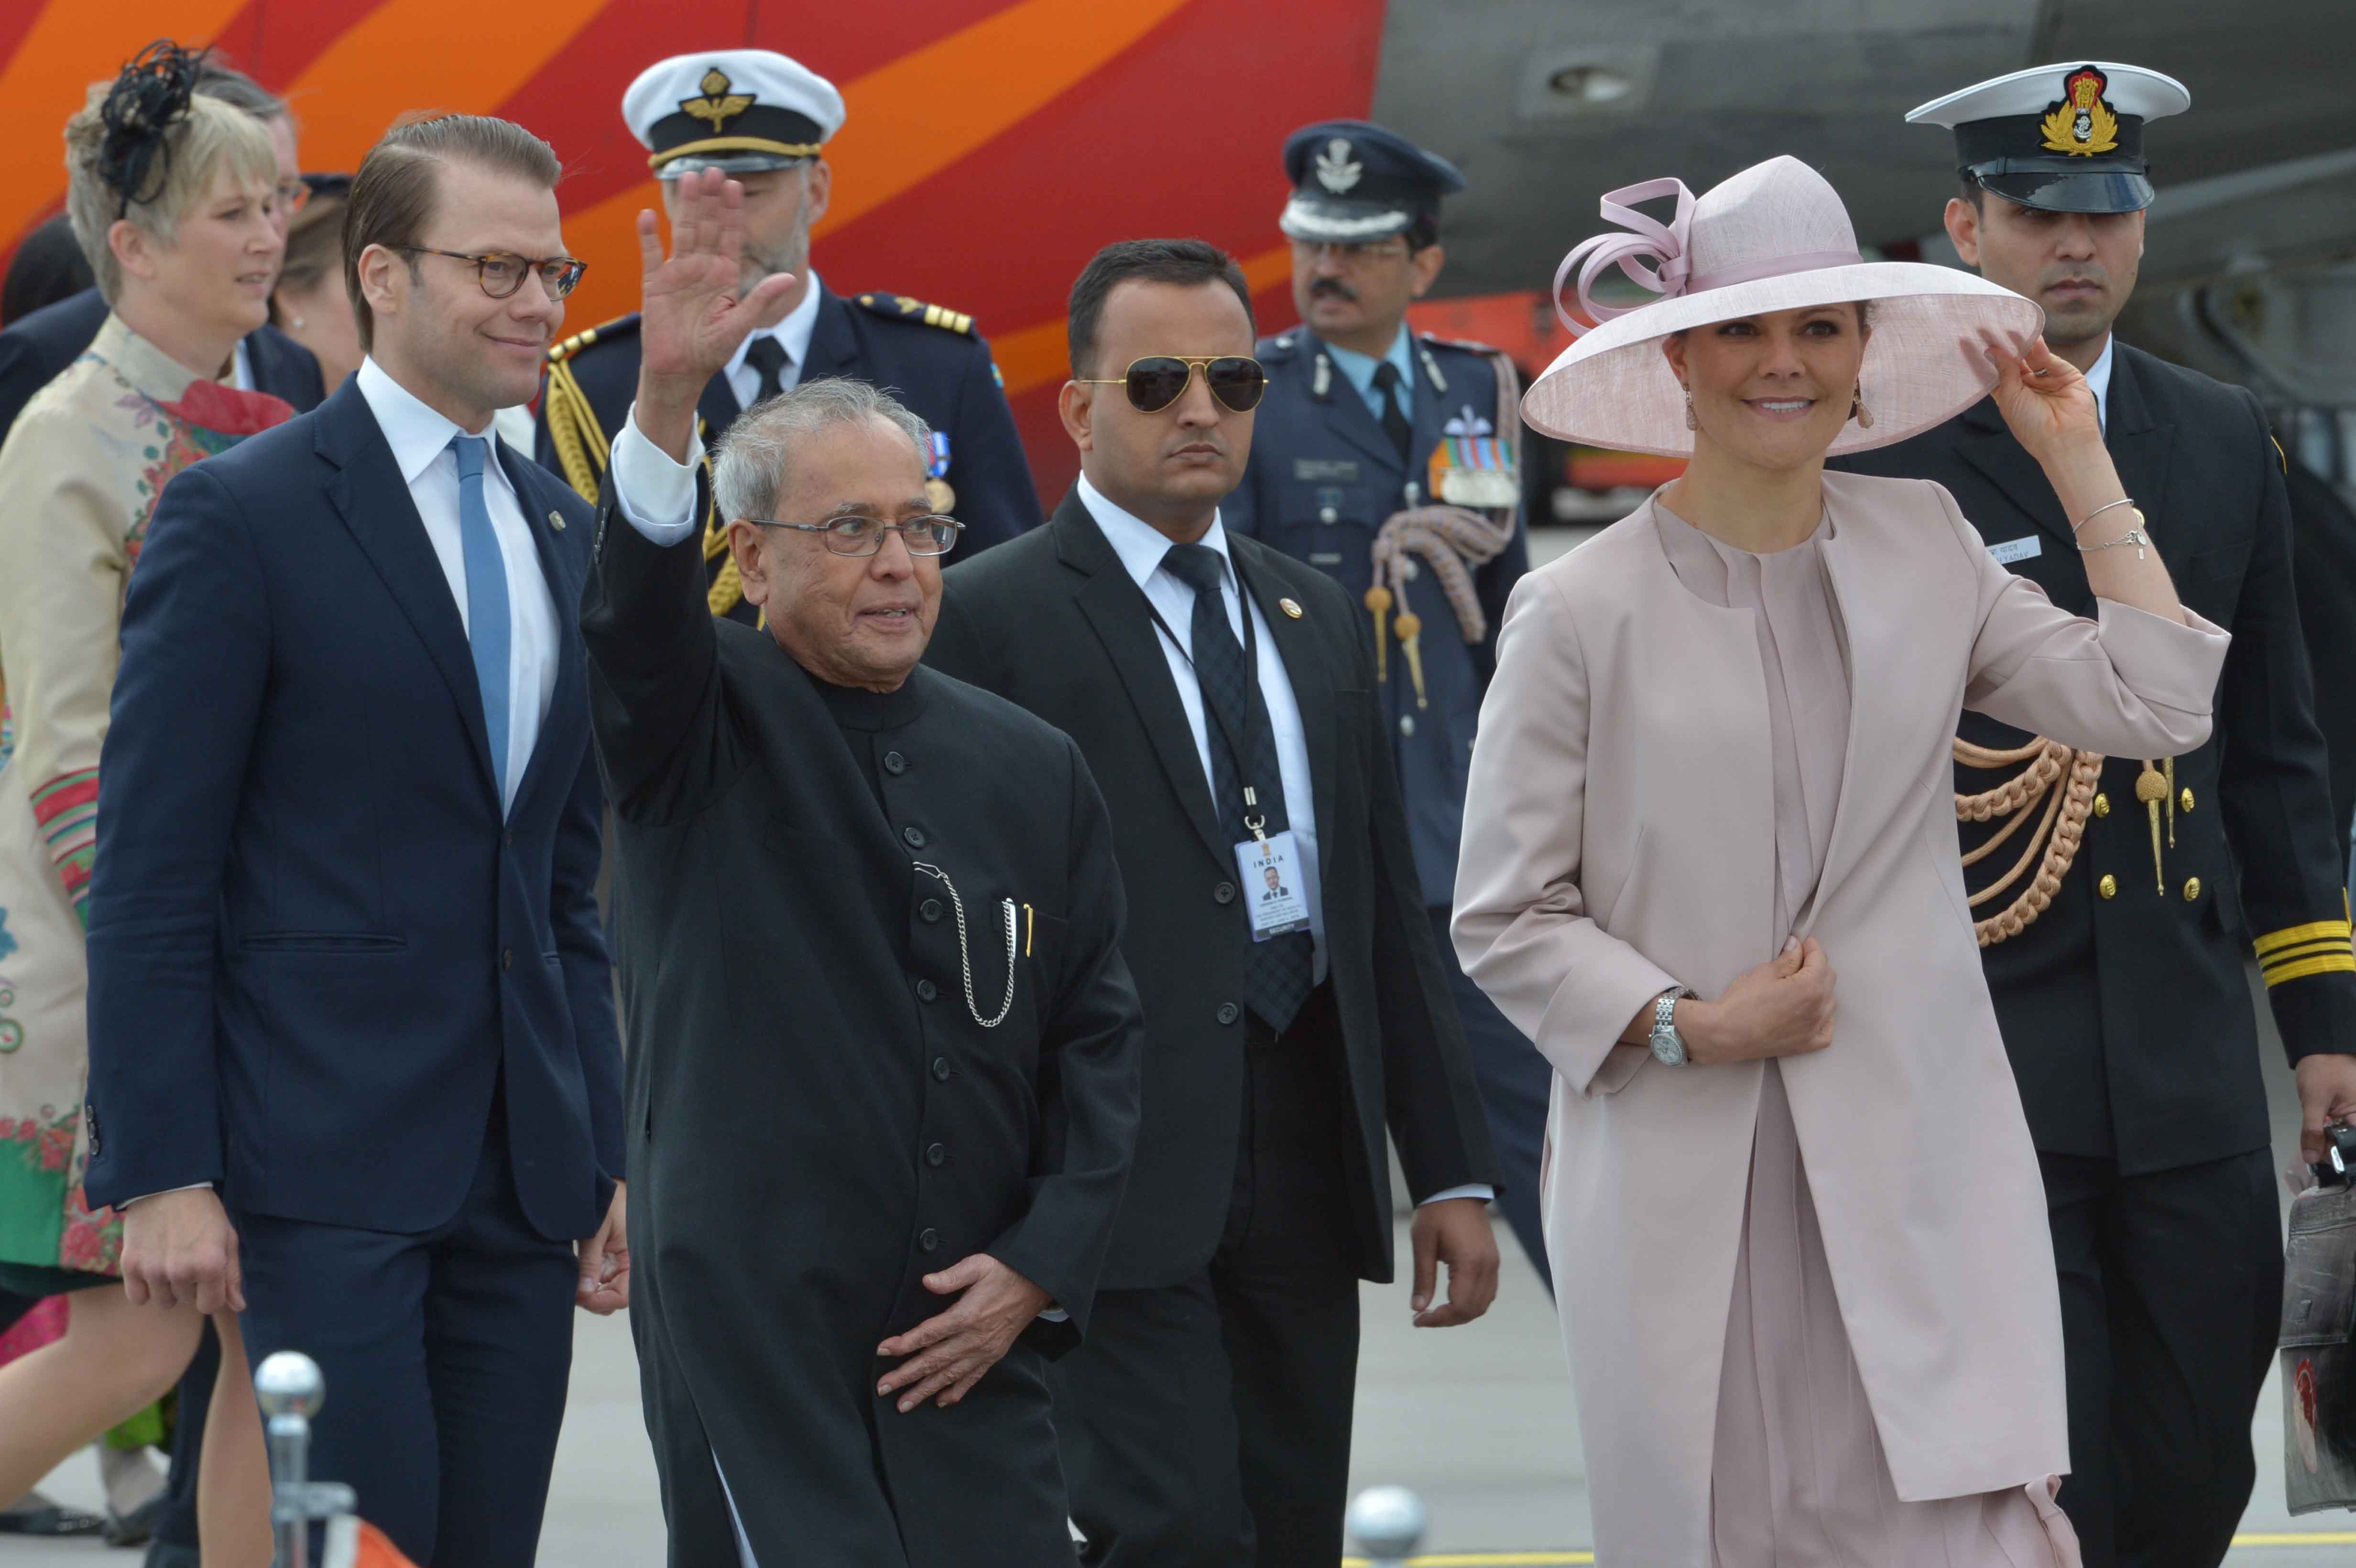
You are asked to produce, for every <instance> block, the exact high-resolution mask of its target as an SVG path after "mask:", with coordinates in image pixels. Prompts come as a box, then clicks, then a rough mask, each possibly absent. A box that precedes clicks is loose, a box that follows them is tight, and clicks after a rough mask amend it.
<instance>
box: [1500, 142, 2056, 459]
mask: <svg viewBox="0 0 2356 1568" xmlns="http://www.w3.org/2000/svg"><path fill="white" fill-rule="evenodd" d="M1666 196H1674V197H1676V216H1675V217H1673V218H1672V219H1670V220H1669V221H1668V222H1667V223H1665V224H1663V223H1659V222H1656V221H1655V220H1654V219H1650V218H1647V217H1645V216H1644V214H1643V213H1640V212H1637V211H1635V210H1634V209H1633V207H1632V206H1630V205H1629V204H1631V203H1633V202H1639V201H1649V200H1652V199H1654V198H1655V197H1666ZM1603 216H1604V217H1605V218H1607V219H1611V220H1612V222H1615V223H1619V224H1622V225H1623V226H1624V227H1623V229H1621V230H1620V231H1617V232H1613V233H1610V234H1603V235H1598V236H1597V237H1596V238H1594V239H1592V240H1588V241H1587V242H1586V243H1585V244H1583V245H1580V247H1579V248H1578V249H1577V250H1575V251H1571V253H1570V254H1569V255H1568V256H1566V257H1564V258H1563V261H1562V266H1561V268H1560V269H1559V270H1558V271H1557V272H1556V273H1555V284H1554V286H1555V308H1556V310H1557V311H1558V313H1560V314H1561V315H1562V318H1563V323H1564V325H1566V326H1568V327H1569V328H1570V330H1571V331H1572V332H1573V333H1574V334H1576V335H1578V336H1579V341H1578V342H1576V343H1574V344H1572V345H1571V346H1570V347H1568V348H1566V349H1564V350H1563V351H1562V353H1561V354H1560V355H1559V356H1558V357H1556V359H1555V362H1554V363H1553V364H1552V365H1550V366H1548V367H1547V371H1546V373H1545V374H1544V375H1542V376H1540V377H1539V378H1538V379H1537V380H1536V381H1535V382H1533V383H1532V384H1531V386H1530V389H1529V391H1528V392H1527V393H1526V395H1525V396H1524V397H1523V399H1522V417H1523V418H1524V419H1526V420H1527V421H1529V422H1530V424H1531V425H1532V426H1533V427H1534V428H1536V429H1537V430H1540V431H1543V432H1546V433H1547V435H1550V436H1553V437H1555V438H1556V439H1557V440H1558V441H1574V442H1580V443H1584V444H1586V445H1590V446H1601V447H1610V448H1612V449H1615V450H1618V451H1623V452H1649V453H1658V454H1660V455H1662V456H1665V457H1688V456H1691V455H1692V453H1693V432H1690V431H1688V430H1687V429H1686V404H1685V389H1684V388H1683V387H1682V386H1680V385H1679V383H1678V381H1677V378H1676V372H1675V371H1673V370H1671V369H1670V368H1669V362H1668V359H1667V357H1665V355H1664V354H1663V353H1662V352H1661V344H1660V340H1661V339H1662V338H1664V337H1666V336H1669V334H1671V333H1674V332H1682V331H1684V330H1686V329H1687V327H1694V326H1707V325H1711V324H1713V323H1716V322H1721V321H1733V320H1737V319H1739V318H1740V317H1743V316H1748V315H1766V314H1768V313H1770V312H1772V311H1782V310H1800V309H1804V308H1805V307H1807V306H1809V305H1819V304H1842V303H1844V302H1847V301H1870V302H1871V303H1872V310H1871V312H1870V321H1869V325H1870V326H1871V332H1870V334H1869V336H1868V337H1867V339H1866V346H1865V360H1864V364H1863V367H1862V368H1861V370H1860V372H1859V374H1858V390H1859V393H1860V395H1861V396H1862V398H1863V399H1864V402H1865V406H1866V409H1867V411H1869V413H1870V414H1871V416H1872V419H1873V424H1872V426H1871V428H1869V429H1868V428H1862V427H1860V426H1859V425H1858V423H1857V421H1855V420H1851V421H1849V422H1848V423H1847V424H1845V425H1843V426H1842V427H1841V432H1840V434H1839V436H1837V438H1836V439H1835V440H1834V442H1833V443H1832V445H1831V446H1830V447H1829V448H1828V449H1827V452H1828V454H1832V455H1837V454H1838V453H1844V452H1863V451H1865V450H1866V449H1867V448H1869V447H1875V446H1887V445H1889V444H1890V443H1893V442H1900V441H1904V440H1905V439H1906V438H1907V437H1908V436H1910V435H1916V434H1919V433H1921V432H1923V431H1926V430H1929V429H1930V428H1931V427H1932V426H1933V425H1935V424H1940V423H1943V422H1944V421H1947V420H1949V419H1952V418H1954V416H1955V415H1956V414H1959V413H1961V412H1962V411H1964V410H1965V409H1967V408H1969V407H1971V406H1972V405H1973V404H1974V403H1976V402H1977V401H1979V400H1981V399H1982V398H1984V397H1986V396H1987V394H1988V392H1989V391H1990V390H1991V389H1994V387H1995V386H1996V379H1997V372H1996V367H1995V366H1994V365H1993V364H1991V363H1990V362H1989V360H1988V357H1987V350H1988V349H1989V348H1990V347H1998V348H2001V349H2003V350H2004V351H2005V352H2007V353H2010V354H2019V353H2020V352H2021V351H2022V350H2023V349H2025V348H2026V347H2028V346H2029V342H2030V341H2031V340H2032V339H2034V338H2035V337H2036V336H2037V335H2038V333H2040V331H2042V330H2043V329H2044V325H2045V315H2044V312H2043V311H2041V310H2040V309H2039V308H2038V306H2037V304H2035V302H2033V301H2031V300H2027V299H2023V298H2022V297H2021V296H2020V295H2019V294H2017V293H2013V292H2012V291H2011V290H2010V289H2008V288H2005V287H2003V286H2001V285H1999V284H1997V283H1989V282H1988V281H1987V280H1986V279H1985V278H1981V277H1979V276H1977V275H1976V274H1974V273H1971V272H1958V271H1956V270H1955V269H1954V268H1952V267H1938V266H1932V265H1929V264H1927V263H1924V262H1920V261H1865V260H1863V259H1862V258H1860V257H1859V256H1858V250H1857V230H1856V229H1854V228H1852V227H1851V226H1850V224H1849V220H1848V211H1847V208H1844V207H1842V206H1841V199H1840V197H1839V195H1838V194H1837V193H1836V192H1835V191H1834V189H1833V187H1831V185H1830V184H1828V183H1827V182H1826V179H1825V177H1824V176H1822V175H1820V174H1818V173H1816V171H1815V170H1814V169H1812V168H1810V167H1808V165H1805V164H1804V163H1802V162H1800V161H1799V160H1798V159H1797V158H1793V157H1777V158H1770V159H1768V160H1767V161H1766V162H1765V163H1763V164H1756V165H1752V166H1751V167H1750V168H1747V169H1745V170H1743V171H1742V172H1741V173H1740V174H1739V175H1735V176H1732V177H1730V178H1729V179H1727V180H1725V181H1724V182H1722V183H1720V184H1719V185H1717V186H1713V187H1711V188H1710V189H1709V190H1708V192H1706V193H1704V195H1703V196H1702V197H1701V198H1700V199H1699V200H1696V199H1695V198H1694V196H1693V193H1692V192H1690V191H1688V190H1687V189H1686V187H1685V184H1684V182H1683V181H1681V180H1676V179H1659V180H1651V181H1647V182H1646V183H1644V184H1643V185H1635V186H1629V187H1625V188H1623V189H1621V190H1615V191H1613V192H1612V193H1611V194H1610V195H1609V196H1606V197H1604V198H1603ZM1614 266H1617V267H1618V268H1619V269H1620V270H1621V271H1622V272H1624V273H1626V274H1627V275H1628V276H1629V277H1630V278H1632V279H1633V280H1634V281H1635V282H1636V283H1638V284H1640V285H1641V286H1643V287H1644V288H1647V289H1650V290H1652V291H1654V292H1655V293H1658V294H1659V295H1660V296H1661V297H1660V298H1659V299H1656V300H1652V301H1649V302H1647V303H1645V304H1641V305H1636V306H1633V307H1629V308H1624V309H1622V308H1617V307H1614V306H1612V305H1607V304H1597V303H1596V301H1595V299H1594V298H1593V296H1592V294H1591V293H1590V288H1591V286H1592V285H1593V283H1595V281H1596V279H1597V278H1598V277H1600V276H1601V274H1602V273H1603V272H1605V271H1606V270H1607V269H1609V268H1612V267H1614ZM1574 274H1575V277H1574ZM1574 281H1575V282H1576V283H1577V285H1578V291H1579V303H1580V305H1581V306H1582V307H1584V308H1585V309H1586V311H1587V312H1588V313H1589V314H1590V315H1592V316H1593V317H1594V318H1595V319H1596V320H1597V321H1598V322H1600V323H1601V325H1597V326H1594V327H1589V326H1587V325H1585V324H1584V323H1583V322H1580V321H1577V320H1575V319H1574V318H1573V317H1572V316H1571V315H1570V314H1569V312H1568V311H1566V310H1564V309H1563V304H1562V291H1563V288H1564V286H1565V284H1566V283H1571V282H1574Z"/></svg>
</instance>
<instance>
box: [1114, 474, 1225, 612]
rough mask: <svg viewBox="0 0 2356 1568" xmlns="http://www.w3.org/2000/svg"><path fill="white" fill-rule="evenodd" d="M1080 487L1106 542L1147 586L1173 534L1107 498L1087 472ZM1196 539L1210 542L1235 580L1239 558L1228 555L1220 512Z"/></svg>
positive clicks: (1202, 542)
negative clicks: (1164, 531)
mask: <svg viewBox="0 0 2356 1568" xmlns="http://www.w3.org/2000/svg"><path fill="white" fill-rule="evenodd" d="M1079 491H1080V505H1082V506H1084V507H1087V509H1088V516H1090V517H1094V518H1095V519H1096V520H1097V527H1098V528H1102V529H1103V530H1104V537H1105V542H1106V543H1107V544H1109V545H1111V546H1112V550H1113V553H1114V554H1115V555H1117V556H1119V557H1120V563H1121V565H1123V566H1125V567H1127V568H1128V569H1129V574H1130V576H1131V577H1133V578H1135V579H1136V580H1137V585H1138V586H1139V587H1140V588H1142V587H1144V586H1145V581H1146V579H1147V578H1149V577H1151V576H1152V575H1153V574H1154V573H1155V572H1156V571H1160V570H1161V567H1162V557H1163V556H1165V555H1168V554H1169V553H1170V547H1171V545H1172V543H1173V540H1172V539H1171V538H1170V536H1169V535H1168V534H1165V533H1163V532H1162V530H1161V529H1160V528H1155V527H1154V526H1153V525H1152V524H1151V523H1149V522H1147V521H1146V520H1145V519H1144V518H1143V517H1139V516H1138V515H1137V514H1136V513H1134V512H1131V511H1129V510H1127V509H1126V508H1124V507H1118V506H1115V505H1114V504H1113V503H1112V502H1110V501H1108V500H1107V499H1105V495H1104V492H1103V491H1101V490H1099V489H1098V488H1097V487H1096V486H1095V485H1091V484H1089V483H1088V476H1087V475H1085V474H1083V475H1080V485H1079ZM1196 542H1197V543H1200V544H1206V545H1209V546H1210V547H1211V548H1212V549H1215V550H1217V551H1218V552H1219V557H1220V559H1221V560H1226V562H1227V573H1228V577H1229V579H1230V581H1232V580H1233V577H1234V574H1235V562H1234V560H1232V558H1230V557H1229V556H1228V555H1227V530H1226V527H1225V526H1224V525H1223V524H1222V523H1221V522H1220V521H1219V516H1218V514H1217V513H1216V512H1214V513H1212V514H1211V530H1210V532H1208V533H1206V534H1205V535H1204V536H1203V537H1202V539H1199V540H1197V541H1196Z"/></svg>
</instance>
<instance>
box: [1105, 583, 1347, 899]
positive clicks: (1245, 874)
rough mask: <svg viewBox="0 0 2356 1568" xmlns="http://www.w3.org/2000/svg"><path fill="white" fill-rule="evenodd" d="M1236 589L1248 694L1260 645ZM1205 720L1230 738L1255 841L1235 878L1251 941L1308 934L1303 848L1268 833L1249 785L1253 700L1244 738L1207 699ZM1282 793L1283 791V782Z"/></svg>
mask: <svg viewBox="0 0 2356 1568" xmlns="http://www.w3.org/2000/svg"><path fill="white" fill-rule="evenodd" d="M1241 589H1242V585H1241V583H1238V584H1237V596H1236V597H1237V607H1238V608H1239V609H1241V610H1242V612H1243V623H1244V672H1245V676H1246V677H1247V679H1248V682H1249V683H1250V688H1251V689H1253V690H1257V689H1258V682H1259V662H1258V639H1257V638H1256V637H1255V635H1254V634H1253V627H1252V611H1251V601H1250V600H1249V599H1248V598H1247V597H1245V596H1244V594H1243V592H1242V591H1241ZM1145 609H1146V613H1148V614H1150V615H1151V616H1152V617H1153V624H1155V625H1156V626H1158V627H1160V628H1161V631H1162V635H1163V636H1165V637H1168V638H1169V639H1170V645H1171V646H1172V647H1173V648H1176V649H1177V650H1178V653H1179V656H1180V657H1182V658H1183V659H1184V660H1185V661H1186V662H1187V664H1188V665H1190V666H1191V665H1193V664H1194V655H1193V654H1192V653H1190V652H1188V651H1187V648H1186V645H1185V644H1183V643H1182V642H1180V641H1179V640H1178V634H1177V633H1175V632H1173V631H1172V630H1171V629H1170V624H1169V623H1168V622H1166V621H1164V620H1163V619H1162V612H1161V611H1159V610H1157V609H1155V608H1154V607H1153V605H1152V603H1151V601H1148V602H1147V603H1146V606H1145ZM1203 717H1204V720H1205V721H1206V722H1208V723H1210V724H1214V725H1216V726H1217V727H1218V731H1219V733H1220V734H1221V735H1222V736H1223V737H1225V738H1226V742H1227V751H1228V752H1229V754H1231V755H1232V756H1233V757H1234V758H1235V760H1236V773H1237V778H1238V779H1240V780H1242V781H1243V783H1242V784H1241V787H1242V789H1243V792H1244V800H1243V805H1244V827H1246V829H1248V831H1249V832H1250V834H1251V837H1248V838H1246V839H1245V840H1244V841H1243V842H1242V843H1240V844H1237V846H1236V847H1235V852H1236V874H1237V878H1238V879H1239V885H1240V886H1241V887H1242V888H1243V890H1244V894H1243V896H1244V907H1245V910H1246V912H1248V914H1249V915H1250V916H1251V935H1252V940H1253V941H1254V942H1266V941H1268V940H1269V938H1270V937H1274V936H1283V935H1285V934H1287V933H1290V932H1295V931H1307V930H1308V929H1309V899H1308V896H1307V894H1306V893H1305V892H1304V891H1302V888H1303V884H1302V881H1301V851H1300V846H1299V843H1298V841H1297V840H1295V839H1294V837H1293V836H1292V829H1290V827H1288V828H1285V829H1283V830H1282V831H1280V832H1277V833H1269V832H1266V831H1264V828H1265V827H1266V824H1267V822H1268V814H1267V813H1266V812H1265V811H1263V810H1261V809H1260V804H1259V791H1258V788H1257V787H1256V786H1255V785H1254V784H1251V783H1250V782H1249V774H1248V773H1246V772H1245V770H1246V769H1247V768H1248V767H1249V766H1250V762H1251V757H1252V754H1253V753H1252V749H1251V739H1252V727H1251V721H1252V706H1251V699H1250V697H1249V695H1247V696H1246V697H1245V699H1244V732H1243V734H1241V735H1240V736H1238V735H1236V734H1233V733H1231V732H1230V731H1228V729H1227V723H1226V719H1225V718H1223V717H1221V715H1220V713H1219V711H1218V709H1215V708H1214V707H1213V706H1212V705H1211V701H1210V699H1209V698H1208V697H1207V696H1206V697H1205V698H1204V699H1203ZM1279 787H1280V788H1281V787H1282V784H1281V781H1280V783H1279Z"/></svg>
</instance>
